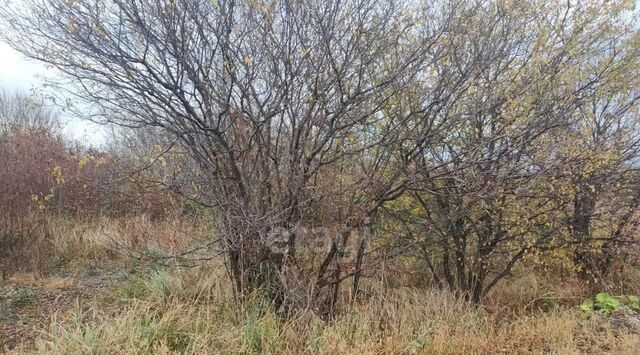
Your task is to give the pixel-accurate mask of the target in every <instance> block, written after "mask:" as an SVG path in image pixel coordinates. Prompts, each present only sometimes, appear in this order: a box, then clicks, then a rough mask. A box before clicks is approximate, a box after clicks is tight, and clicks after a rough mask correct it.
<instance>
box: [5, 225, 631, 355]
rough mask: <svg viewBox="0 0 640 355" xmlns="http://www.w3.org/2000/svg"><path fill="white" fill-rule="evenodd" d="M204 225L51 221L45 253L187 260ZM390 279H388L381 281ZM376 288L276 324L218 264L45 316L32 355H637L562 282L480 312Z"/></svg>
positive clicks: (129, 280) (147, 276)
mask: <svg viewBox="0 0 640 355" xmlns="http://www.w3.org/2000/svg"><path fill="white" fill-rule="evenodd" d="M207 226H208V224H207V223H206V221H200V222H197V221H196V222H194V221H189V220H174V221H160V222H158V221H151V220H149V219H148V218H145V217H136V218H128V219H121V220H113V219H106V218H104V219H99V220H92V221H70V220H63V221H57V222H56V223H51V230H52V233H51V235H52V236H53V237H52V238H53V239H52V245H53V247H54V252H53V253H54V254H53V255H55V256H56V257H58V258H60V259H61V260H64V261H65V264H66V265H75V266H76V267H77V268H79V269H80V268H82V267H84V266H87V265H105V264H109V263H111V264H113V263H116V264H117V263H120V264H119V265H123V264H122V263H124V264H126V263H130V262H131V258H129V257H127V255H126V254H125V253H123V251H124V250H128V251H129V252H130V253H133V254H135V255H138V256H140V255H158V254H159V253H165V254H174V253H180V252H181V251H184V250H187V249H189V248H190V247H192V246H193V245H194V243H195V242H197V241H198V239H199V237H200V236H205V235H206V234H207V233H208V227H207ZM636 276H637V275H636V274H635V273H633V274H631V275H630V277H631V278H633V277H636ZM84 277H86V275H85V276H84ZM398 278H399V277H395V276H394V275H385V278H384V279H385V280H389V279H398ZM9 282H12V283H15V284H16V285H18V284H21V283H28V284H30V285H35V286H37V287H35V288H34V289H49V290H51V292H57V291H56V290H58V289H60V290H62V289H65V288H67V287H69V285H70V284H72V283H73V280H72V279H70V278H69V277H67V276H65V277H61V276H54V275H52V276H49V277H46V278H40V279H38V280H34V279H32V278H31V276H29V274H24V273H22V274H16V275H14V277H13V278H12V279H10V280H9ZM407 283H408V282H407ZM88 284H91V283H88ZM103 284H104V282H103ZM384 284H385V285H386V286H383V283H382V282H380V281H376V280H371V281H370V282H368V283H367V288H368V290H367V291H368V292H367V293H368V294H369V297H368V298H366V299H363V300H361V301H360V302H359V303H358V304H356V305H355V306H354V308H353V309H351V310H349V311H345V312H344V313H342V314H340V315H339V316H338V317H337V318H336V319H335V320H333V321H331V322H325V321H322V320H321V319H319V318H318V317H317V316H316V315H314V313H313V312H312V311H310V310H306V311H300V312H299V313H297V314H295V315H294V316H292V317H289V318H286V319H283V318H280V317H279V316H278V315H277V314H276V313H275V312H274V310H273V309H272V307H271V305H270V304H269V303H267V302H266V301H265V299H264V298H262V297H260V295H259V294H256V295H254V296H253V297H252V298H251V299H250V301H248V302H247V303H246V305H245V308H244V309H238V307H236V305H235V303H234V302H233V297H232V293H231V290H230V287H229V286H230V285H229V282H228V280H227V278H226V276H225V275H224V272H223V268H222V267H221V266H220V265H213V264H209V265H202V266H199V267H190V268H177V267H173V268H172V267H159V268H156V269H154V271H151V272H145V273H141V274H134V275H133V276H131V275H129V276H127V277H126V279H124V281H122V280H121V279H118V281H116V282H113V284H111V285H110V286H109V287H107V289H108V290H109V291H108V292H97V294H98V295H97V296H96V297H95V298H93V299H92V300H91V299H89V300H87V299H85V300H84V301H77V302H76V303H75V305H73V303H67V307H65V308H68V309H60V310H57V312H53V313H52V314H51V316H50V322H49V323H48V325H47V326H44V327H43V328H41V329H40V331H41V332H40V333H39V336H38V337H37V339H36V341H35V349H34V350H36V351H38V352H40V353H55V354H69V353H74V354H75V353H78V354H129V353H154V354H156V353H157V354H169V353H190V354H196V353H219V354H223V353H224V354H226V353H256V354H257V353H265V354H288V353H328V354H352V353H358V354H398V353H405V354H415V353H427V354H493V353H505V354H514V353H523V354H524V353H527V354H538V353H555V354H577V353H585V352H587V353H602V352H608V353H623V354H624V353H634V352H635V350H636V349H638V348H640V337H638V335H637V334H636V335H633V334H627V333H624V332H620V331H614V330H613V329H612V328H611V325H610V323H609V322H608V321H607V319H604V318H594V319H591V320H588V319H587V318H586V317H585V316H584V315H583V314H581V313H580V311H579V310H578V308H577V307H576V305H577V304H579V303H580V302H581V300H582V299H583V297H584V295H585V294H586V293H585V292H586V290H584V289H583V288H582V287H581V286H580V284H579V283H577V282H575V281H574V280H573V279H572V278H570V277H562V276H558V275H554V274H549V273H547V274H543V273H538V272H531V270H527V269H525V268H522V269H520V270H516V272H515V273H514V275H513V276H512V277H511V278H509V279H508V280H507V281H506V282H504V283H502V284H500V285H499V286H498V287H497V288H496V289H494V290H493V291H492V292H491V294H490V295H489V296H488V297H487V299H486V301H485V303H484V304H483V305H482V307H479V308H477V307H473V306H471V305H469V304H466V303H464V302H463V301H461V300H459V299H456V298H455V297H453V296H452V295H451V294H449V293H447V292H446V291H443V290H437V289H429V288H426V287H420V288H411V287H404V286H398V285H396V286H389V284H388V283H384ZM405 284H406V283H405ZM94 294H95V293H94ZM71 302H72V301H71ZM70 305H71V306H70Z"/></svg>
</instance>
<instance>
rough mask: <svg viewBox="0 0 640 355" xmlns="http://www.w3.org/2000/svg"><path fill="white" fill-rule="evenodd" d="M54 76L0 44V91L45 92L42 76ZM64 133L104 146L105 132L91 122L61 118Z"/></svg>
mask: <svg viewBox="0 0 640 355" xmlns="http://www.w3.org/2000/svg"><path fill="white" fill-rule="evenodd" d="M55 75H56V73H55V72H54V71H53V70H51V69H47V68H46V67H45V66H44V64H42V63H39V62H36V61H33V60H28V59H27V58H25V57H24V56H23V55H22V54H21V53H19V52H17V51H15V50H14V49H13V48H11V47H9V45H7V44H6V43H4V42H2V41H0V89H2V90H8V91H11V90H18V91H23V92H27V93H28V92H31V91H32V90H36V91H42V90H44V88H43V86H42V83H43V78H45V77H49V78H51V77H55ZM63 121H64V122H63V132H64V134H65V135H67V136H68V137H69V138H71V139H74V140H77V141H80V142H82V143H83V144H87V145H92V146H98V145H101V144H102V143H104V133H103V132H104V129H103V127H101V126H99V125H96V124H94V123H92V122H88V121H81V120H77V119H69V118H68V117H63Z"/></svg>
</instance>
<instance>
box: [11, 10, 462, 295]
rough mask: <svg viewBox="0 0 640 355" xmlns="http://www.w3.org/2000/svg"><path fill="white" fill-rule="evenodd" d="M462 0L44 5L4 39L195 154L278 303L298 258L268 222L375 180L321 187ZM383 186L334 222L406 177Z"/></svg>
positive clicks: (387, 194) (224, 215)
mask: <svg viewBox="0 0 640 355" xmlns="http://www.w3.org/2000/svg"><path fill="white" fill-rule="evenodd" d="M456 7H457V4H456V3H451V4H448V3H445V4H438V5H434V6H430V7H428V8H427V9H426V10H425V9H422V10H421V11H423V16H424V17H422V18H421V21H412V20H410V19H408V18H407V13H412V12H414V10H416V9H418V7H417V5H415V4H403V3H400V2H395V1H383V2H379V1H371V0H355V1H312V2H299V1H276V2H271V3H265V2H251V1H218V2H212V1H209V0H177V1H160V0H151V1H138V0H98V1H88V0H79V1H72V2H70V1H66V0H40V1H34V2H30V3H29V5H24V6H22V7H18V6H12V5H10V4H9V5H7V6H5V7H3V9H2V10H0V18H2V19H3V20H5V21H6V22H7V23H10V24H11V31H8V32H6V33H5V35H4V36H3V37H4V39H5V40H7V41H8V42H9V43H10V44H11V45H12V46H13V47H15V48H16V49H18V50H19V51H21V52H22V53H24V54H26V55H27V56H29V57H31V58H35V59H38V60H40V61H43V62H46V63H48V64H50V65H52V66H54V67H56V68H57V69H58V70H60V71H61V72H62V73H63V75H64V76H65V77H66V79H68V82H67V83H66V85H74V86H75V89H76V90H74V91H73V93H74V94H75V95H76V96H77V97H78V98H80V99H82V100H83V101H84V102H85V103H89V105H90V108H91V109H92V111H91V113H90V118H91V119H93V120H97V121H104V122H112V123H115V124H118V125H122V126H127V127H145V126H151V127H158V128H160V129H162V130H164V131H165V132H167V133H169V134H171V135H172V136H173V137H174V141H175V144H179V145H181V146H182V147H183V148H184V149H185V150H187V151H188V152H189V155H190V156H191V157H192V158H193V159H194V160H195V161H196V162H197V163H198V166H199V169H201V172H202V174H203V176H206V177H207V191H208V194H209V195H208V196H207V197H206V201H205V202H206V203H207V204H209V205H211V206H214V208H215V213H216V216H217V225H216V233H219V234H220V237H221V239H222V241H223V244H224V250H225V252H226V255H227V265H228V268H229V274H230V276H231V278H232V279H233V280H234V285H235V289H236V291H238V292H239V293H244V292H247V291H248V290H251V289H254V288H255V287H256V286H258V285H261V286H264V285H265V284H270V283H274V282H275V283H276V285H275V286H274V287H273V290H274V291H273V292H272V294H273V297H274V298H276V299H277V298H278V297H280V296H278V295H279V294H280V293H281V290H280V286H279V282H278V281H277V280H278V278H277V277H276V276H273V275H274V274H276V273H277V272H278V270H280V269H281V268H282V265H283V263H284V262H285V261H284V258H282V257H281V256H277V255H273V253H272V252H271V249H270V247H269V244H270V241H269V240H268V239H269V238H268V236H269V235H270V231H271V230H273V229H274V228H276V227H284V228H287V229H291V228H293V226H295V225H296V224H299V223H313V221H312V220H313V218H316V217H317V216H318V215H317V214H314V213H313V212H315V211H318V210H319V209H320V208H323V207H326V206H331V199H332V198H333V197H334V196H332V195H330V194H328V192H331V193H336V192H341V191H348V190H352V189H353V186H354V185H357V184H361V183H362V181H363V180H358V181H348V182H347V181H343V182H342V184H343V186H341V187H339V188H336V189H324V190H323V189H319V187H320V186H321V184H322V183H323V182H327V180H326V179H324V178H320V173H321V172H326V173H330V172H333V171H335V170H333V168H332V167H334V166H338V164H342V166H344V164H345V163H344V161H345V159H347V158H349V157H354V156H356V155H358V154H364V152H369V151H370V150H371V149H372V147H375V146H376V145H378V144H379V143H380V141H381V140H383V139H387V138H382V139H381V138H380V137H379V136H378V135H373V136H372V135H371V130H372V129H379V126H380V125H383V124H388V121H386V119H385V118H384V115H383V114H381V112H382V108H383V106H384V105H385V104H386V103H388V102H389V100H391V99H392V98H393V97H397V96H398V95H400V94H401V93H402V91H403V88H404V87H405V86H406V85H407V83H409V82H410V80H411V78H412V77H413V76H414V75H415V73H416V72H417V71H418V70H419V69H420V68H421V66H422V65H423V64H424V63H425V61H427V60H428V59H430V58H433V55H432V53H431V50H432V46H433V43H434V42H436V41H437V40H438V39H439V38H440V37H441V36H442V35H443V34H445V33H446V32H447V31H448V28H449V24H450V19H451V13H452V12H453V11H455V9H456ZM62 87H64V86H62ZM83 109H84V110H85V115H86V114H87V113H86V110H87V105H86V104H85V105H84V106H83ZM385 122H386V123H385ZM399 123H400V122H394V123H392V124H388V126H389V128H390V129H396V128H397V127H398V124H399ZM363 132H365V133H363ZM366 132H370V133H369V136H368V139H366V140H363V139H359V138H362V137H364V136H365V134H366ZM383 137H387V136H386V135H385V136H383ZM381 159H382V158H381ZM381 162H383V160H380V159H379V160H378V163H377V164H378V166H380V164H381ZM352 170H354V169H352ZM381 170H382V169H372V170H368V171H366V173H375V172H376V171H381ZM323 176H325V177H326V176H327V175H323ZM370 178H371V177H370ZM387 178H389V176H387ZM323 179H324V180H323ZM369 180H371V179H369ZM369 180H368V181H369ZM374 180H375V179H374ZM390 181H392V182H396V181H397V179H391V180H390ZM332 183H333V182H331V184H332ZM344 185H350V186H351V187H348V186H344ZM378 186H379V187H378V188H377V189H376V192H375V193H373V194H369V195H368V197H367V198H365V199H364V200H362V201H364V202H363V203H361V204H360V205H359V207H358V208H357V210H354V209H351V211H349V213H345V212H344V211H343V212H341V213H336V214H333V215H331V216H330V217H329V218H330V219H331V220H330V221H327V223H331V224H335V225H339V224H343V225H344V224H345V223H347V224H352V225H362V223H363V221H364V220H365V219H364V217H366V216H367V215H370V214H372V213H374V211H375V210H376V209H377V208H379V206H381V203H382V201H385V200H388V199H391V198H394V197H395V196H397V195H398V193H397V192H398V191H399V188H398V184H395V183H388V182H382V183H381V184H378ZM294 253H295V251H294V250H290V252H289V254H290V255H288V257H294V255H293V254H294ZM329 257H330V258H333V257H334V256H333V255H331V254H329ZM328 261H331V260H330V259H329V260H328ZM269 275H272V276H269ZM272 286H273V285H272Z"/></svg>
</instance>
